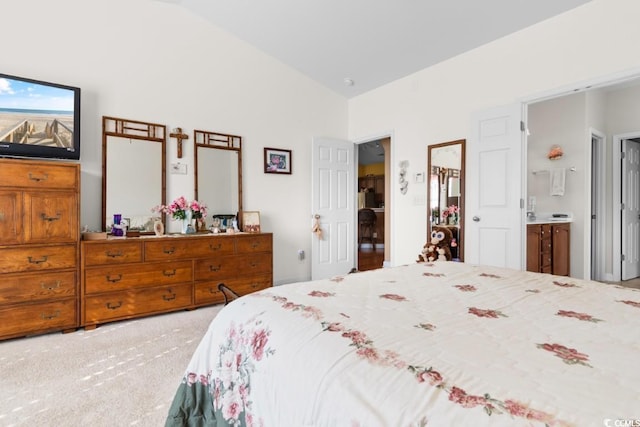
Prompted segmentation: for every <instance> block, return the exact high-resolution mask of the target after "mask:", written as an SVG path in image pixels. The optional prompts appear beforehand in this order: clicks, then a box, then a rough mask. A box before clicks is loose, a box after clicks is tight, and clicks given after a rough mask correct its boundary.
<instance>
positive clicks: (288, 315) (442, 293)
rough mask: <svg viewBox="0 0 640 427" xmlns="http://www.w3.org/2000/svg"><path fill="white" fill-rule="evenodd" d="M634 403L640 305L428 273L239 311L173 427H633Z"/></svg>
mask: <svg viewBox="0 0 640 427" xmlns="http://www.w3.org/2000/svg"><path fill="white" fill-rule="evenodd" d="M639 391H640V291H638V290H634V289H628V288H622V287H619V286H613V285H606V284H602V283H597V282H590V281H583V280H577V279H571V278H567V277H559V276H552V275H547V274H536V273H529V272H523V271H516V270H507V269H500V268H495V267H482V266H474V265H470V264H465V263H454V262H436V263H419V264H412V265H407V266H400V267H394V268H387V269H380V270H375V271H366V272H361V273H355V274H349V275H346V276H344V277H337V278H334V279H331V280H323V281H312V282H304V283H295V284H290V285H283V286H277V287H274V288H270V289H267V290H264V291H261V292H258V293H254V294H252V295H248V296H245V297H242V298H240V299H238V300H235V301H233V302H232V303H231V304H229V305H228V306H227V307H225V308H224V309H223V310H222V311H221V312H220V313H219V314H218V315H217V316H216V318H215V319H213V321H212V323H211V326H210V328H209V330H208V332H207V334H206V335H205V336H204V337H203V339H202V341H201V343H200V345H199V347H198V349H197V351H196V353H195V354H194V355H193V358H192V360H191V362H190V363H189V365H188V367H187V370H186V374H185V377H184V380H183V382H182V384H180V386H179V388H178V390H177V392H176V395H175V398H174V402H173V405H172V407H171V410H170V412H169V415H168V418H167V425H168V426H182V425H194V426H196V425H212V426H227V425H246V426H266V427H269V426H300V427H302V426H350V427H357V426H361V427H364V426H454V425H456V426H457V425H460V426H467V425H473V426H483V425H491V426H502V425H504V426H545V425H547V426H592V425H593V426H602V425H608V424H607V423H610V424H609V425H623V424H614V423H615V422H616V420H632V421H631V422H634V421H633V420H640V392H639ZM623 422H626V421H623ZM624 425H635V424H624Z"/></svg>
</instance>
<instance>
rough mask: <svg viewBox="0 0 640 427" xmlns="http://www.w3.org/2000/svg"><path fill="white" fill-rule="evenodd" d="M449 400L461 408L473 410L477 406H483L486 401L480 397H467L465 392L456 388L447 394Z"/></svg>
mask: <svg viewBox="0 0 640 427" xmlns="http://www.w3.org/2000/svg"><path fill="white" fill-rule="evenodd" d="M449 400H450V401H452V402H455V403H458V404H460V405H462V407H463V408H473V407H476V406H478V405H482V406H485V405H486V404H487V399H486V398H484V397H482V396H473V395H468V394H467V392H466V391H464V390H462V389H461V388H458V387H452V388H451V392H449Z"/></svg>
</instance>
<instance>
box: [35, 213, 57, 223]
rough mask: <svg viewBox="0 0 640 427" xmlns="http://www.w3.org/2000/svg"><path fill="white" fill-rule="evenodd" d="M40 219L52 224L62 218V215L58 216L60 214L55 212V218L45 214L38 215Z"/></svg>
mask: <svg viewBox="0 0 640 427" xmlns="http://www.w3.org/2000/svg"><path fill="white" fill-rule="evenodd" d="M40 217H41V218H42V220H43V221H49V222H53V221H57V220H59V219H60V218H62V215H61V214H60V212H57V213H56V216H47V214H45V213H43V214H40Z"/></svg>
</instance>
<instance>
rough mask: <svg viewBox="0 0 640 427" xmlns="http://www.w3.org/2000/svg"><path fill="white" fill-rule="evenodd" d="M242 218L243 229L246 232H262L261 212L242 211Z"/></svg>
mask: <svg viewBox="0 0 640 427" xmlns="http://www.w3.org/2000/svg"><path fill="white" fill-rule="evenodd" d="M241 219H242V231H244V232H246V233H259V232H260V212H258V211H243V212H242V213H241Z"/></svg>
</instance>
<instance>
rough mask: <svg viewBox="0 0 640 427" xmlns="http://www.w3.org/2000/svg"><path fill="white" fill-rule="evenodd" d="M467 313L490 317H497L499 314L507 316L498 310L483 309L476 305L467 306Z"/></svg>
mask: <svg viewBox="0 0 640 427" xmlns="http://www.w3.org/2000/svg"><path fill="white" fill-rule="evenodd" d="M469 313H470V314H475V315H476V316H478V317H490V318H492V319H497V318H498V317H499V316H502V317H507V316H505V315H504V314H502V313H501V312H500V311H498V310H483V309H481V308H476V307H469Z"/></svg>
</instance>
